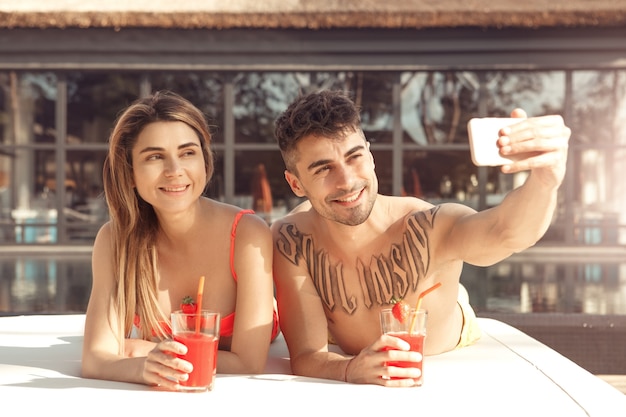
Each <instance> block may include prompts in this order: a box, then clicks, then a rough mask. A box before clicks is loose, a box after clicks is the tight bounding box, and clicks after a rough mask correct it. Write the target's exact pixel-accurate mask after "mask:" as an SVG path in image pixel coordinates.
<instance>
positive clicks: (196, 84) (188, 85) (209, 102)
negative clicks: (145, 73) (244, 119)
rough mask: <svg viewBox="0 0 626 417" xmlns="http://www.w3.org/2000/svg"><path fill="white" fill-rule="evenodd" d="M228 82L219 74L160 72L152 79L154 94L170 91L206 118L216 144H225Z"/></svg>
mask: <svg viewBox="0 0 626 417" xmlns="http://www.w3.org/2000/svg"><path fill="white" fill-rule="evenodd" d="M224 81H225V77H224V76H223V75H222V74H219V73H215V72H208V73H204V72H203V73H195V72H158V73H154V74H151V75H150V83H151V86H152V91H160V90H169V91H173V92H175V93H176V94H179V95H181V96H182V97H184V98H186V99H187V100H189V101H190V102H192V103H193V104H194V105H195V106H196V107H198V108H199V109H200V110H202V112H203V113H204V114H205V115H206V117H207V120H208V122H209V125H211V126H212V127H214V129H212V131H211V133H212V137H213V138H212V139H213V143H224Z"/></svg>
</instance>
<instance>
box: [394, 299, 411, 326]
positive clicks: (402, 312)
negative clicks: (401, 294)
mask: <svg viewBox="0 0 626 417" xmlns="http://www.w3.org/2000/svg"><path fill="white" fill-rule="evenodd" d="M391 303H392V304H393V307H392V308H391V313H392V314H393V316H394V317H395V318H396V320H398V321H399V322H400V323H404V320H406V319H407V317H409V314H411V306H409V305H408V304H407V303H406V302H405V301H404V300H402V299H399V300H398V299H396V298H392V299H391Z"/></svg>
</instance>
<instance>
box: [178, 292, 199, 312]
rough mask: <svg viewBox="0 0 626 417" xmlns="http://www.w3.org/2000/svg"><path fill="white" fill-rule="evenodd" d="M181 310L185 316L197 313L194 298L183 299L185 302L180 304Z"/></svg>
mask: <svg viewBox="0 0 626 417" xmlns="http://www.w3.org/2000/svg"><path fill="white" fill-rule="evenodd" d="M180 309H181V310H182V311H183V313H185V314H193V313H195V312H196V303H195V302H194V301H193V297H191V296H189V295H188V296H186V297H184V298H183V302H182V303H181V304H180Z"/></svg>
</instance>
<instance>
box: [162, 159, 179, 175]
mask: <svg viewBox="0 0 626 417" xmlns="http://www.w3.org/2000/svg"><path fill="white" fill-rule="evenodd" d="M181 172H182V164H181V163H180V161H179V160H178V159H176V158H169V159H167V160H166V162H165V175H167V176H177V175H179V174H180V173H181Z"/></svg>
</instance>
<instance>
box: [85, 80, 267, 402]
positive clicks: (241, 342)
mask: <svg viewBox="0 0 626 417" xmlns="http://www.w3.org/2000/svg"><path fill="white" fill-rule="evenodd" d="M210 142H211V135H210V132H209V128H208V125H207V123H206V120H205V117H204V115H203V114H202V113H201V112H200V111H199V110H198V109H197V108H196V107H194V106H193V105H192V104H191V103H190V102H189V101H187V100H185V99H184V98H182V97H180V96H178V95H176V94H174V93H170V92H158V93H156V94H154V95H152V96H150V97H147V98H144V99H140V100H138V101H137V102H135V103H133V104H132V105H131V106H130V107H128V108H127V109H126V110H125V111H124V112H123V113H122V114H121V116H120V117H119V119H118V120H117V122H116V124H115V127H114V129H113V132H112V134H111V137H110V139H109V152H108V156H107V159H106V160H105V163H104V169H103V181H104V192H105V197H106V202H107V204H108V208H109V213H110V221H109V222H108V223H106V224H105V225H104V226H103V227H102V228H101V229H100V231H99V232H98V235H97V236H96V239H95V242H94V248H93V260H92V269H93V271H92V273H93V285H92V292H91V297H90V300H89V305H88V308H87V314H86V323H85V339H84V347H83V361H82V373H83V376H84V377H87V378H97V379H109V380H117V381H125V382H135V383H144V384H149V385H160V386H162V387H164V388H166V389H173V390H175V389H177V388H178V382H179V381H184V380H186V379H187V378H188V373H189V372H190V371H191V368H190V364H189V363H188V362H186V361H184V360H182V359H178V358H176V356H175V354H177V353H184V352H185V351H186V348H185V346H184V345H182V344H180V343H177V342H174V341H173V340H171V338H170V337H169V335H168V334H167V329H168V328H169V316H170V313H171V312H172V311H174V310H178V309H180V305H181V302H182V300H183V298H184V297H186V296H193V297H195V294H197V292H198V283H199V280H200V277H201V276H205V281H204V282H205V284H204V285H205V287H204V290H203V300H202V306H203V309H204V308H206V309H211V310H215V311H219V312H220V313H221V317H222V321H221V330H220V351H219V352H218V358H217V371H218V373H259V372H261V371H263V369H264V367H265V363H266V359H267V353H268V349H269V344H270V341H271V339H272V338H273V337H275V336H276V334H277V332H278V327H277V323H278V322H277V316H276V312H275V308H274V298H273V284H272V275H271V274H272V238H271V234H270V231H269V228H268V226H267V224H266V223H265V222H264V221H263V220H262V219H261V218H259V217H258V216H256V215H254V214H252V213H251V212H250V211H242V210H241V209H240V208H238V207H234V206H231V205H228V204H224V203H221V202H218V201H214V200H211V199H209V198H206V197H203V195H202V194H203V192H204V190H205V188H206V186H207V184H208V182H209V181H210V179H211V176H212V174H213V155H212V152H211V149H210ZM196 301H197V300H196Z"/></svg>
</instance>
